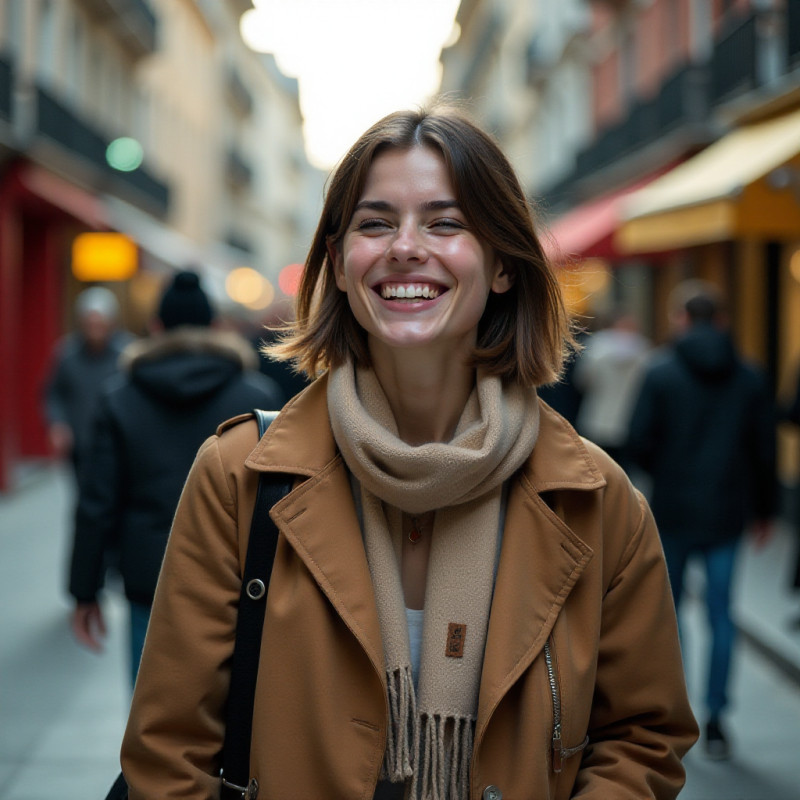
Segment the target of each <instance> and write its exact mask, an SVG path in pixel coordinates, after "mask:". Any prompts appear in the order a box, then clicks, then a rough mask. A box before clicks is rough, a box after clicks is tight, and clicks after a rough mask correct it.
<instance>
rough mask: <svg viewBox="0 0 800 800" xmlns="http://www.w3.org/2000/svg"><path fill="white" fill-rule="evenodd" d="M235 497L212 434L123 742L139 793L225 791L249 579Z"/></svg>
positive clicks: (164, 572) (172, 552) (143, 796)
mask: <svg viewBox="0 0 800 800" xmlns="http://www.w3.org/2000/svg"><path fill="white" fill-rule="evenodd" d="M242 460H243V459H242ZM254 480H257V478H256V477H255V476H254ZM236 497H238V492H237V487H236V486H235V479H234V478H233V477H232V473H231V472H229V471H227V470H226V468H225V466H224V465H223V458H222V456H221V454H220V446H219V438H218V437H216V436H214V437H211V438H210V439H209V440H207V441H206V442H205V444H204V445H203V446H202V447H201V449H200V451H199V453H198V456H197V458H196V460H195V463H194V465H193V467H192V469H191V471H190V474H189V476H188V479H187V482H186V485H185V487H184V490H183V493H182V495H181V500H180V502H179V504H178V508H177V511H176V515H175V519H174V523H173V526H172V531H171V533H170V538H169V542H168V545H167V549H166V554H165V558H164V562H163V565H162V569H161V573H160V577H159V582H158V586H157V589H156V595H155V601H154V605H153V610H152V616H151V619H150V626H149V628H148V632H147V639H146V642H145V647H144V653H143V656H142V662H141V666H140V670H139V674H138V678H137V682H136V688H135V691H134V696H133V701H132V706H131V711H130V716H129V719H128V726H127V729H126V732H125V736H124V739H123V744H122V767H123V772H124V774H125V777H126V779H127V781H128V784H129V786H130V794H129V797H130V799H131V800H152V798H154V797H160V798H177V797H181V798H184V799H185V800H188V799H189V798H193V799H194V800H208V798H217V797H219V777H218V775H219V759H220V751H221V749H222V743H223V736H224V704H225V699H226V697H227V694H228V685H229V680H230V659H231V656H232V653H233V645H234V638H235V628H236V615H237V606H238V601H239V591H240V586H241V567H240V558H239V554H240V542H239V536H238V530H239V528H238V524H237V516H238V508H237V503H236V501H235V498H236Z"/></svg>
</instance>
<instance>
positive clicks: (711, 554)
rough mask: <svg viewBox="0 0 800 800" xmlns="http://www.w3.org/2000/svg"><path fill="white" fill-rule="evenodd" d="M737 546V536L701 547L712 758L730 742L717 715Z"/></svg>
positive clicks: (730, 638)
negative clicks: (707, 630) (708, 647)
mask: <svg viewBox="0 0 800 800" xmlns="http://www.w3.org/2000/svg"><path fill="white" fill-rule="evenodd" d="M738 549H739V541H738V539H733V540H731V541H728V542H725V543H723V544H721V545H717V546H715V547H709V548H707V549H706V550H705V551H704V557H705V562H706V576H707V583H706V605H707V607H708V621H709V625H710V626H711V657H710V661H709V669H708V691H707V695H706V705H707V709H708V722H707V725H706V752H707V754H708V755H709V757H711V758H717V759H725V758H728V757H729V755H730V745H729V743H728V741H727V738H726V736H725V734H724V732H723V730H722V727H721V724H720V717H721V715H722V712H723V711H724V709H725V707H726V706H727V705H728V682H729V678H730V670H731V660H732V656H733V645H734V640H735V638H736V626H735V625H734V622H733V619H732V618H731V594H732V592H731V589H732V585H733V573H734V567H735V564H736V554H737V552H738Z"/></svg>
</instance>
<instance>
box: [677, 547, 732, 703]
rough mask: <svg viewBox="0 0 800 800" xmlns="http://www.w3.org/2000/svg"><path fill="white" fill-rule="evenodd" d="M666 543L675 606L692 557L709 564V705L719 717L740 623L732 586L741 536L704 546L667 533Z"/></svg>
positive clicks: (707, 603) (707, 594)
mask: <svg viewBox="0 0 800 800" xmlns="http://www.w3.org/2000/svg"><path fill="white" fill-rule="evenodd" d="M662 542H663V544H664V555H665V556H666V558H667V569H668V570H669V579H670V583H671V585H672V596H673V598H674V600H675V608H678V607H679V603H680V600H681V596H682V595H683V578H684V574H685V572H686V563H687V562H688V560H689V557H690V556H693V555H699V556H701V557H702V558H703V561H704V563H705V568H706V596H705V602H706V608H707V611H708V622H709V625H710V627H711V658H710V661H709V665H708V688H707V693H706V706H707V708H708V714H709V717H716V716H718V715H719V714H720V712H721V711H722V710H723V709H724V708H725V706H727V704H728V679H729V676H730V669H731V656H732V654H733V644H734V640H735V638H736V626H735V625H734V623H733V620H732V619H731V586H732V583H733V570H734V566H735V563H736V554H737V552H738V550H739V539H738V538H736V539H733V540H732V541H727V542H723V543H721V544H718V545H711V546H704V547H698V546H697V545H694V544H692V543H691V542H685V541H681V540H680V539H675V538H673V537H670V536H663V537H662Z"/></svg>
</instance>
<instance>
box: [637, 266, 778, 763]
mask: <svg viewBox="0 0 800 800" xmlns="http://www.w3.org/2000/svg"><path fill="white" fill-rule="evenodd" d="M671 307H672V321H673V324H674V327H675V329H676V331H677V332H678V336H677V338H676V340H675V341H674V342H673V343H672V345H671V346H669V347H667V348H665V349H664V350H663V351H662V352H661V353H660V354H659V355H657V356H655V357H654V358H653V360H652V361H651V363H650V365H649V366H648V368H647V370H646V372H645V376H644V379H643V382H642V385H641V389H640V394H639V397H638V400H637V402H636V403H635V406H634V411H633V415H632V417H631V422H630V431H629V439H628V450H629V456H630V457H631V458H632V459H633V460H634V461H635V462H637V463H638V464H639V466H641V467H642V468H643V469H644V470H645V472H646V473H648V474H649V476H650V478H651V479H652V496H651V498H650V501H651V507H652V510H653V514H654V516H655V519H656V523H657V524H658V528H659V532H660V534H661V539H662V542H663V545H664V552H665V554H666V558H667V567H668V570H669V576H670V582H671V585H672V592H673V598H674V600H675V605H676V607H677V606H678V604H679V602H680V598H681V595H682V592H683V579H684V571H685V567H686V564H687V561H688V560H689V558H690V557H693V556H700V557H702V559H703V561H704V563H705V568H706V598H705V599H706V604H707V607H708V616H709V622H710V626H711V636H712V646H711V655H710V662H709V668H708V686H707V696H706V705H707V714H708V716H707V722H706V728H705V735H706V738H705V747H706V753H707V755H708V756H709V757H710V758H715V759H724V758H727V757H728V755H729V742H728V740H727V737H726V735H725V733H724V731H723V729H722V726H721V723H720V716H721V714H722V711H723V709H724V708H725V707H726V705H727V702H728V698H727V686H728V676H729V670H730V663H731V655H732V648H733V642H734V633H735V628H734V624H733V622H732V620H731V615H730V597H731V587H732V579H733V571H734V563H735V556H736V553H737V549H738V545H739V542H740V540H741V534H742V532H743V530H744V529H745V528H746V527H747V526H748V525H751V524H752V526H753V531H754V532H755V534H756V535H757V536H758V537H761V538H763V537H765V536H767V535H768V532H769V526H770V520H771V519H772V517H773V516H774V512H775V500H776V488H775V487H776V482H775V413H774V409H773V405H772V401H771V399H770V395H769V392H768V391H767V388H766V385H765V381H764V378H763V376H762V375H761V373H760V372H759V371H758V370H757V369H756V368H754V367H753V366H751V365H749V364H747V363H745V362H744V361H743V360H742V359H741V358H740V357H739V356H738V355H737V353H736V350H735V348H734V344H733V341H732V339H731V337H730V335H729V334H728V332H727V331H726V330H724V329H723V327H722V326H721V324H720V321H721V312H722V309H721V303H720V298H719V295H718V294H717V292H716V290H715V288H714V287H713V286H712V285H710V284H706V283H705V282H703V281H687V282H685V283H684V284H681V285H680V286H678V287H677V289H676V290H675V293H674V295H673V298H672V303H671Z"/></svg>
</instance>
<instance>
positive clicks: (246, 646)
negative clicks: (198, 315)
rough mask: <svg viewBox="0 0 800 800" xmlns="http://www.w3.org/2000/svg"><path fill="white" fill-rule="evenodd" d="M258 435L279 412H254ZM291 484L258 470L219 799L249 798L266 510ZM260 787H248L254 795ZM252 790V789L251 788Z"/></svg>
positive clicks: (265, 578) (270, 555) (271, 533)
mask: <svg viewBox="0 0 800 800" xmlns="http://www.w3.org/2000/svg"><path fill="white" fill-rule="evenodd" d="M253 413H254V414H255V416H256V421H257V422H258V436H259V438H261V437H262V436H263V435H264V433H265V432H266V430H267V428H268V427H269V425H270V423H271V422H272V421H273V420H274V419H275V417H277V416H278V412H277V411H262V410H261V409H259V408H257V409H255V410H254V412H253ZM291 488H292V479H291V477H290V476H289V475H284V474H271V473H265V472H262V473H261V475H260V476H259V479H258V489H257V491H256V504H255V508H254V510H253V521H252V523H251V525H250V541H249V542H248V545H247V558H246V560H245V566H244V578H243V580H242V593H241V595H240V597H239V617H238V620H237V622H236V643H235V644H234V647H233V662H232V666H231V687H230V690H229V694H228V704H227V707H226V727H225V744H224V746H223V753H222V764H223V768H222V770H220V777H221V779H222V789H221V795H220V796H221V800H229V799H230V800H233V798H236V800H241V799H242V798H245V797H247V794H248V786H249V780H250V779H249V774H250V738H251V736H252V733H253V701H254V699H255V694H256V678H257V676H258V659H259V655H260V651H261V631H262V629H263V628H264V614H265V612H266V608H267V587H268V586H269V578H270V575H271V574H272V564H273V562H274V561H275V548H276V546H277V544H278V529H277V527H276V526H275V523H274V522H273V521H272V519H271V518H270V515H269V510H270V508H272V506H274V505H275V503H277V502H278V501H279V500H280V499H281V498H282V497H285V496H286V495H287V494H288V493H289V491H290V490H291ZM257 789H258V787H253V788H252V789H251V790H250V795H251V796H254V795H255V792H257ZM254 790H255V791H254ZM127 798H128V784H127V783H126V781H125V776H124V775H123V774H122V773H120V774H119V776H118V777H117V779H116V781H114V785H113V786H112V787H111V789H110V790H109V792H108V795H107V796H106V800H127Z"/></svg>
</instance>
